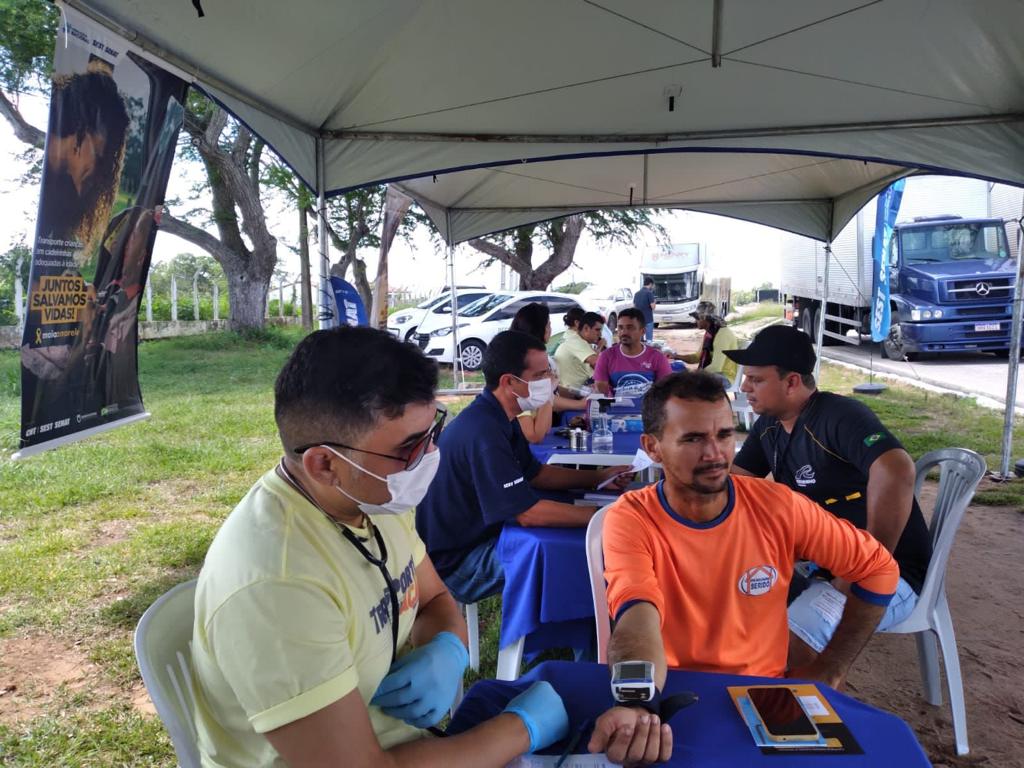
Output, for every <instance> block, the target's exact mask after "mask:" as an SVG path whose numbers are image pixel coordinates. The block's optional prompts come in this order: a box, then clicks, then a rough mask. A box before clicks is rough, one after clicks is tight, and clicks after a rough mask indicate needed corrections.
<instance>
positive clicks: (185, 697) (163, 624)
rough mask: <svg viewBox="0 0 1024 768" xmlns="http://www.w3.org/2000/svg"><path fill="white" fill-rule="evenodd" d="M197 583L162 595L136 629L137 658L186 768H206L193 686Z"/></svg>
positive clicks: (180, 762)
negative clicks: (199, 743)
mask: <svg viewBox="0 0 1024 768" xmlns="http://www.w3.org/2000/svg"><path fill="white" fill-rule="evenodd" d="M195 593H196V581H195V579H193V580H192V581H186V582H185V583H184V584H178V585H177V586H176V587H173V588H171V589H170V590H168V591H167V592H165V593H164V594H163V595H161V596H160V597H159V598H158V599H157V601H156V602H155V603H153V604H152V605H151V606H149V608H147V609H146V612H145V613H144V614H142V618H141V619H139V625H138V626H137V627H136V628H135V659H136V660H137V661H138V664H139V671H141V672H142V681H143V682H144V683H145V684H146V690H147V691H148V692H149V697H150V698H151V699H152V700H153V706H155V707H156V712H157V714H158V715H160V720H161V721H163V724H164V727H165V728H166V729H167V732H168V733H169V734H170V736H171V743H172V744H173V745H174V751H175V753H176V754H177V756H178V764H179V765H180V766H182V768H200V763H199V748H198V746H197V740H198V734H197V732H196V725H195V717H194V714H193V712H194V706H195V691H194V690H193V687H192V625H193V623H194V621H195Z"/></svg>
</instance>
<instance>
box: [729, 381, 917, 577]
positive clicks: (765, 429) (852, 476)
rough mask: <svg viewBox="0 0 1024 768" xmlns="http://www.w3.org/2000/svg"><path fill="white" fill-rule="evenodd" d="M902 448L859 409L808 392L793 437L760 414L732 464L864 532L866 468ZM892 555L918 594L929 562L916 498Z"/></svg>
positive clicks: (868, 413)
mask: <svg viewBox="0 0 1024 768" xmlns="http://www.w3.org/2000/svg"><path fill="white" fill-rule="evenodd" d="M902 447H903V446H902V445H901V444H900V441H899V440H897V439H896V438H895V437H894V436H893V435H892V433H890V432H889V431H888V430H887V429H886V428H885V427H884V426H882V422H881V421H879V420H878V417H877V416H876V415H875V414H874V412H873V411H872V410H871V409H870V408H868V407H867V406H866V405H864V404H863V403H861V402H859V401H857V400H854V399H852V398H849V397H843V396H842V395H836V394H833V393H831V392H815V393H814V394H813V395H812V396H811V398H810V400H808V401H807V404H806V406H805V407H804V409H803V411H802V412H801V414H800V416H799V418H797V420H796V424H794V425H793V431H792V433H787V432H786V430H785V429H783V427H782V424H780V423H779V420H778V419H777V418H775V417H774V416H761V417H760V418H759V419H758V420H757V422H756V423H755V424H754V428H753V430H752V431H751V435H750V437H748V438H747V439H746V441H744V443H743V447H742V448H741V449H740V452H739V454H737V456H736V459H735V462H734V463H735V464H736V466H737V467H740V468H741V469H745V470H747V471H748V472H751V473H753V474H755V475H757V476H758V477H764V476H765V475H767V474H768V473H769V472H770V473H771V474H772V477H774V478H775V480H776V482H780V483H784V484H785V485H788V486H789V487H790V488H792V489H793V490H794V491H798V492H800V493H802V494H804V495H805V496H807V497H809V498H811V499H813V500H814V501H815V502H817V503H818V504H820V505H821V506H822V507H824V508H825V509H827V510H828V511H829V512H831V513H832V514H834V515H836V516H837V517H841V518H843V519H844V520H849V521H850V522H851V523H853V524H854V525H855V526H857V527H858V528H862V529H866V528H867V514H868V509H867V491H868V470H869V469H870V468H871V465H872V463H874V461H875V459H877V458H878V457H879V456H881V455H882V454H883V453H885V452H886V451H890V450H892V449H893V448H902ZM893 556H894V557H895V558H896V562H897V563H899V566H900V575H901V576H902V577H903V578H904V580H906V582H907V583H908V584H910V586H911V587H913V588H914V591H915V592H918V593H920V591H921V586H922V585H923V583H924V576H925V572H926V571H927V570H928V561H929V560H930V559H931V538H930V537H929V535H928V526H927V525H926V524H925V521H924V516H923V515H922V514H921V507H920V506H918V503H917V499H914V505H913V508H912V509H911V511H910V519H909V520H907V526H906V528H904V529H903V535H902V536H900V540H899V542H898V543H897V545H896V551H895V552H894V553H893Z"/></svg>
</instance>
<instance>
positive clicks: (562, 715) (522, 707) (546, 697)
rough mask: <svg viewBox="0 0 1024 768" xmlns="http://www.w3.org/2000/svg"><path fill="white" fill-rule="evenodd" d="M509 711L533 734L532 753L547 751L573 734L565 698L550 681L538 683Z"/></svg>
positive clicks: (511, 705)
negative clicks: (520, 719) (563, 699)
mask: <svg viewBox="0 0 1024 768" xmlns="http://www.w3.org/2000/svg"><path fill="white" fill-rule="evenodd" d="M505 711H506V712H512V713H513V714H516V715H519V717H521V718H522V720H523V724H524V725H525V726H526V731H527V733H529V734H530V751H531V752H536V751H537V750H538V749H544V747H548V746H550V745H552V744H554V743H555V742H556V741H558V740H559V739H564V738H565V737H566V735H567V734H568V733H569V715H568V714H567V713H566V711H565V705H564V704H563V703H562V697H561V696H559V695H558V694H557V693H556V692H555V689H554V688H552V687H551V683H549V682H547V681H546V680H539V681H537V682H536V683H534V684H533V685H531V686H530V687H529V688H527V689H526V690H525V691H523V692H522V693H520V694H519V695H518V696H516V697H515V698H514V699H512V701H510V702H509V703H508V706H506V707H505Z"/></svg>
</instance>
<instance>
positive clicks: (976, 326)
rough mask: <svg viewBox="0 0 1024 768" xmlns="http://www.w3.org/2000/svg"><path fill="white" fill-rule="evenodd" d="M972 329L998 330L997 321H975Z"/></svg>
mask: <svg viewBox="0 0 1024 768" xmlns="http://www.w3.org/2000/svg"><path fill="white" fill-rule="evenodd" d="M974 330H975V331H979V332H980V331H998V330H999V323H975V324H974Z"/></svg>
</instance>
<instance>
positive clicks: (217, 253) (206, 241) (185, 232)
mask: <svg viewBox="0 0 1024 768" xmlns="http://www.w3.org/2000/svg"><path fill="white" fill-rule="evenodd" d="M160 229H162V230H163V231H164V232H167V233H168V234H171V235H176V236H177V237H180V238H181V239H182V240H187V241H188V242H190V243H192V244H193V245H195V246H196V247H198V248H202V249H203V250H204V251H206V252H207V253H208V254H210V255H211V256H213V258H215V259H216V260H217V261H218V262H219V263H220V264H221V265H222V266H223V265H224V263H225V262H227V261H231V260H232V259H237V257H236V256H235V254H234V253H233V252H232V250H231V249H230V248H228V247H227V246H225V245H224V244H223V243H222V242H221V241H220V240H218V239H217V238H216V237H214V236H213V235H211V234H210V233H209V232H206V231H204V230H202V229H200V228H199V227H197V226H195V225H193V224H189V223H188V222H187V221H182V220H181V219H176V218H174V217H173V216H171V215H170V214H169V213H166V212H165V213H164V214H163V216H162V217H161V219H160Z"/></svg>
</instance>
